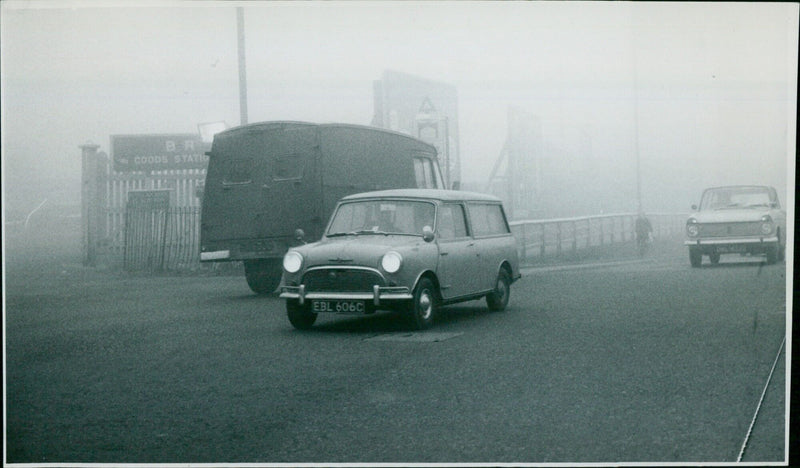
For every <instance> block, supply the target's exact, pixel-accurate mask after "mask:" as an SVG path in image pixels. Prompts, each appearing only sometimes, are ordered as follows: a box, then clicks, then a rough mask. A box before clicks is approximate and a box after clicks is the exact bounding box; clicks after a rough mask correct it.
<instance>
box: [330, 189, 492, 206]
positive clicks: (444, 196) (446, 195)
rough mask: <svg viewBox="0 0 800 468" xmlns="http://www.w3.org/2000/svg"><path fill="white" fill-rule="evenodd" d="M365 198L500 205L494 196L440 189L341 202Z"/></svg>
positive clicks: (369, 194)
mask: <svg viewBox="0 0 800 468" xmlns="http://www.w3.org/2000/svg"><path fill="white" fill-rule="evenodd" d="M366 198H419V199H426V200H441V201H482V202H493V203H500V199H499V198H497V197H495V196H494V195H488V194H485V193H478V192H466V191H463V190H440V189H393V190H378V191H374V192H364V193H356V194H353V195H348V196H346V197H344V198H342V200H343V201H344V200H348V201H350V200H361V199H366Z"/></svg>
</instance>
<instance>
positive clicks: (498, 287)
mask: <svg viewBox="0 0 800 468" xmlns="http://www.w3.org/2000/svg"><path fill="white" fill-rule="evenodd" d="M510 294H511V278H510V277H509V275H508V272H507V271H506V270H505V269H501V270H500V273H498V274H497V281H496V282H495V285H494V291H492V292H490V293H489V294H487V295H486V305H487V306H488V307H489V310H491V311H492V312H500V311H502V310H505V308H506V306H507V305H508V298H509V295H510Z"/></svg>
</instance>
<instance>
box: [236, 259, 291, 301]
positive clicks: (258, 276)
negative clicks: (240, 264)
mask: <svg viewBox="0 0 800 468" xmlns="http://www.w3.org/2000/svg"><path fill="white" fill-rule="evenodd" d="M282 274H283V267H282V264H281V260H280V259H262V260H245V261H244V276H245V278H246V279H247V285H248V286H250V289H251V290H252V291H253V292H254V293H256V294H271V293H273V292H275V290H276V289H278V285H279V284H280V283H281V275H282Z"/></svg>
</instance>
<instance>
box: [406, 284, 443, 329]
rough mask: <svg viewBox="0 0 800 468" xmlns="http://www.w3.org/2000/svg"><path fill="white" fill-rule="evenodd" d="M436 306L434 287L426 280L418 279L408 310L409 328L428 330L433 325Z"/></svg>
mask: <svg viewBox="0 0 800 468" xmlns="http://www.w3.org/2000/svg"><path fill="white" fill-rule="evenodd" d="M436 306H437V304H436V287H435V286H434V285H433V282H432V281H431V280H429V279H428V278H422V279H420V280H419V284H417V287H416V289H414V298H413V299H412V300H411V308H410V310H409V313H410V317H408V318H409V321H410V322H411V327H412V328H413V329H414V330H424V329H426V328H430V327H431V325H433V316H434V315H435V313H436Z"/></svg>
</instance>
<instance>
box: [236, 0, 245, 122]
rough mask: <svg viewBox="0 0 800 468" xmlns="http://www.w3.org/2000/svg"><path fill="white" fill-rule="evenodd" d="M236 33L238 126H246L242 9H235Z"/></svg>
mask: <svg viewBox="0 0 800 468" xmlns="http://www.w3.org/2000/svg"><path fill="white" fill-rule="evenodd" d="M236 31H237V36H238V43H239V124H240V125H245V124H247V65H246V63H245V53H244V9H243V8H242V7H236Z"/></svg>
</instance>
